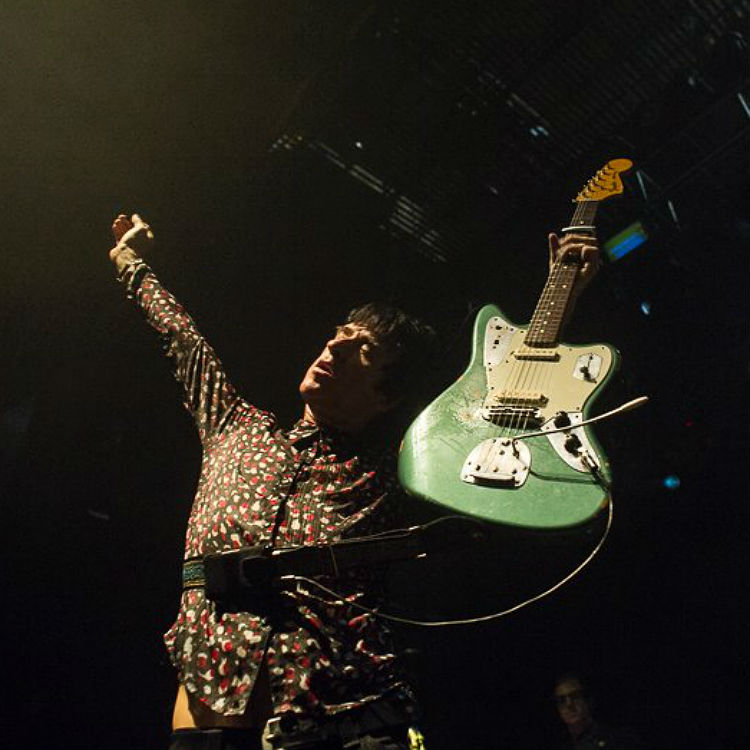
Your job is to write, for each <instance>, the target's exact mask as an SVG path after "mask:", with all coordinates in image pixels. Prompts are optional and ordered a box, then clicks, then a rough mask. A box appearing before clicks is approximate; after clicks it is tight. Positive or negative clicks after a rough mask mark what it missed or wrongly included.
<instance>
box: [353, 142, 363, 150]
mask: <svg viewBox="0 0 750 750" xmlns="http://www.w3.org/2000/svg"><path fill="white" fill-rule="evenodd" d="M354 145H355V146H356V147H357V148H364V146H363V145H362V141H354Z"/></svg>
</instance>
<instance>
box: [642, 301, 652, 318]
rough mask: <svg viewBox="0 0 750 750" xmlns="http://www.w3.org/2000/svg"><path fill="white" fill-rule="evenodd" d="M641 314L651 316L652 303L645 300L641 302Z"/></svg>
mask: <svg viewBox="0 0 750 750" xmlns="http://www.w3.org/2000/svg"><path fill="white" fill-rule="evenodd" d="M641 312H642V313H643V314H644V315H651V303H650V302H646V301H645V300H644V301H643V302H641Z"/></svg>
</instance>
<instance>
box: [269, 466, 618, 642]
mask: <svg viewBox="0 0 750 750" xmlns="http://www.w3.org/2000/svg"><path fill="white" fill-rule="evenodd" d="M591 473H592V475H593V476H594V478H595V479H596V480H597V482H599V483H601V484H602V485H603V486H604V487H605V488H607V485H606V483H605V482H604V479H603V477H601V475H599V472H598V470H596V471H592V472H591ZM613 517H614V503H613V501H612V498H610V499H609V513H608V514H607V523H606V525H605V527H604V530H603V532H602V535H601V537H600V538H599V541H598V542H597V543H596V545H595V546H594V548H593V549H592V550H591V552H589V554H588V555H587V556H586V558H585V559H584V560H583V561H582V562H581V563H579V564H578V565H577V566H576V567H575V568H573V570H571V571H570V572H569V573H568V574H567V575H566V576H565V577H563V578H561V579H560V580H559V581H557V582H556V583H555V584H553V585H552V586H550V587H549V588H547V589H545V590H544V591H542V592H540V593H538V594H535V595H534V596H531V597H529V598H528V599H524V600H523V601H522V602H519V603H518V604H515V605H513V606H512V607H509V608H508V609H504V610H501V611H499V612H492V613H491V614H488V615H482V616H479V617H467V618H463V619H455V620H414V619H411V618H409V617H401V616H400V615H393V614H389V613H387V612H380V611H379V610H377V609H373V608H371V607H366V606H365V605H364V604H360V603H359V602H354V601H348V602H347V604H349V605H351V606H352V607H355V608H356V609H359V610H361V611H362V612H365V613H367V614H369V615H372V616H374V617H380V618H381V619H383V620H388V621H390V622H398V623H401V624H404V625H417V626H420V627H425V628H438V627H448V626H450V625H474V624H477V623H480V622H489V621H490V620H498V619H500V618H501V617H506V616H507V615H510V614H512V613H513V612H517V611H518V610H519V609H522V608H523V607H527V606H528V605H530V604H533V603H534V602H538V601H539V600H540V599H544V598H545V597H546V596H549V595H550V594H552V593H554V592H555V591H557V590H558V589H559V588H561V587H562V586H564V585H565V584H566V583H568V581H570V580H571V579H572V578H574V577H575V576H577V575H578V574H579V573H580V572H581V571H582V570H583V569H584V568H585V567H586V566H587V565H588V564H589V563H590V562H591V561H592V560H593V559H594V557H596V555H597V554H598V552H599V550H600V549H601V548H602V546H603V545H604V542H605V540H606V539H607V536H608V535H609V531H610V529H611V528H612V519H613ZM452 518H454V516H447V517H445V518H437V519H435V520H434V521H430V522H429V523H426V524H425V525H424V528H427V527H429V526H432V525H434V524H437V523H441V522H444V521H448V520H450V519H452ZM396 531H405V529H399V530H391V531H390V532H385V533H386V534H387V533H396ZM376 536H379V535H377V534H376V535H374V536H373V537H368V538H375V537H376ZM279 580H282V581H292V582H296V583H307V584H309V585H311V586H314V587H315V588H317V589H319V590H320V591H322V592H324V593H325V594H328V595H329V596H333V597H334V598H335V599H336V600H338V601H340V602H344V601H345V600H346V597H345V596H343V595H342V594H340V593H339V592H337V591H334V590H333V589H330V588H328V587H327V586H324V585H323V584H322V583H320V582H319V581H316V580H314V579H312V578H308V577H307V576H299V575H286V576H281V578H280V579H279Z"/></svg>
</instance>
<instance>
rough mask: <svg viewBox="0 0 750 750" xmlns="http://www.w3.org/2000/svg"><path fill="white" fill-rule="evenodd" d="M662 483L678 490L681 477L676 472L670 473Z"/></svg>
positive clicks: (668, 487) (669, 488)
mask: <svg viewBox="0 0 750 750" xmlns="http://www.w3.org/2000/svg"><path fill="white" fill-rule="evenodd" d="M662 484H663V485H664V486H665V487H666V488H667V489H668V490H676V489H677V488H678V487H679V486H680V484H682V483H681V482H680V478H679V477H678V476H677V475H676V474H670V475H669V476H666V477H664V479H663V480H662Z"/></svg>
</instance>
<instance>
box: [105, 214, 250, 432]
mask: <svg viewBox="0 0 750 750" xmlns="http://www.w3.org/2000/svg"><path fill="white" fill-rule="evenodd" d="M112 233H113V235H114V238H115V246H114V247H113V248H112V249H111V250H110V251H109V258H110V260H111V261H112V263H113V264H114V265H115V268H116V269H117V278H118V280H119V281H121V282H122V283H123V284H125V286H126V289H127V293H128V297H131V298H133V299H134V300H135V301H136V303H137V304H138V306H139V307H140V308H141V309H142V310H143V312H144V314H145V316H146V320H147V322H148V323H149V325H150V326H151V327H152V328H154V329H156V330H157V331H158V332H159V334H160V335H161V337H162V339H163V340H164V344H165V349H166V352H167V356H168V357H169V358H170V359H171V360H172V364H173V367H174V373H175V377H176V378H177V380H179V381H180V382H181V383H182V385H183V387H184V389H185V407H186V408H187V409H188V411H189V412H190V413H191V414H192V415H193V418H194V419H195V422H196V425H197V427H198V433H199V434H200V438H201V441H202V442H203V443H206V442H207V441H208V440H210V439H211V438H212V437H213V436H214V435H216V434H217V433H219V432H221V430H222V429H224V427H225V426H226V424H227V422H228V420H229V419H230V417H231V415H232V413H233V411H234V408H235V407H236V406H237V403H238V401H239V397H238V395H237V393H236V391H235V389H234V387H233V386H232V385H231V384H230V383H229V381H228V380H227V377H226V374H225V372H224V368H223V366H222V364H221V362H220V361H219V359H218V357H217V356H216V354H215V352H214V350H213V349H212V348H211V346H209V344H208V343H207V342H206V340H205V339H204V338H203V336H201V334H200V333H199V332H198V329H197V328H196V326H195V323H194V322H193V319H192V318H191V317H190V316H189V315H188V314H187V312H186V311H185V309H184V308H183V307H182V305H181V304H180V303H179V302H177V300H176V299H175V298H174V297H173V296H172V294H171V293H170V292H168V291H167V290H166V289H165V288H164V287H163V286H162V285H161V283H160V282H159V280H158V279H157V278H156V276H155V275H154V274H153V272H152V271H151V269H150V267H149V266H148V265H147V264H146V262H145V261H144V259H143V257H144V256H146V257H148V254H149V252H150V251H151V250H152V247H153V244H154V234H153V232H152V231H151V227H150V226H149V225H148V224H147V223H146V222H144V221H143V219H142V218H141V217H140V216H139V215H138V214H133V215H132V216H131V217H130V218H128V217H127V216H125V215H124V214H120V215H119V216H118V217H117V218H116V219H115V220H114V222H113V223H112Z"/></svg>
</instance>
